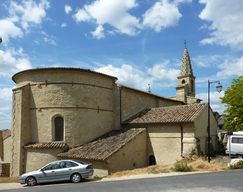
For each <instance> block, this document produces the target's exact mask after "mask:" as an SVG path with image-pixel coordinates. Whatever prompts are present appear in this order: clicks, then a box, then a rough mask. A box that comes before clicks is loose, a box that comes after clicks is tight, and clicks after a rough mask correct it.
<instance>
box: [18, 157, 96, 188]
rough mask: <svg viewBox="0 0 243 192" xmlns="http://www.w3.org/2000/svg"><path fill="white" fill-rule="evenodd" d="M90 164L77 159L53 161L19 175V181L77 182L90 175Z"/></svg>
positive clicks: (31, 184) (34, 182) (28, 183)
mask: <svg viewBox="0 0 243 192" xmlns="http://www.w3.org/2000/svg"><path fill="white" fill-rule="evenodd" d="M93 173H94V170H93V166H92V164H88V163H85V162H82V161H77V160H61V161H54V162H51V163H49V164H47V165H46V166H44V167H42V168H41V169H39V170H37V171H32V172H29V173H25V174H23V175H21V176H20V179H19V182H20V183H21V184H25V183H26V184H27V185H29V186H34V185H36V184H37V183H46V182H56V181H68V180H71V181H72V182H73V183H79V182H80V181H81V180H82V179H84V178H87V177H90V176H92V175H93Z"/></svg>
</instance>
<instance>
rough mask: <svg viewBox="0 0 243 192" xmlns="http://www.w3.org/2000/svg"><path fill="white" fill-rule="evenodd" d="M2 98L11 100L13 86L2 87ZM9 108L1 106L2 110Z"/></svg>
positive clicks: (2, 99)
mask: <svg viewBox="0 0 243 192" xmlns="http://www.w3.org/2000/svg"><path fill="white" fill-rule="evenodd" d="M0 93H1V94H0V100H1V101H11V100H12V88H2V89H1V88H0ZM3 110H7V108H0V111H3Z"/></svg>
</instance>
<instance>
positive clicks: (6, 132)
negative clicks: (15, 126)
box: [2, 129, 11, 139]
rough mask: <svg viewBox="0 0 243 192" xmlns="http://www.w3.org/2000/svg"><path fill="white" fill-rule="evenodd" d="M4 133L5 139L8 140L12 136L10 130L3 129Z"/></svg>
mask: <svg viewBox="0 0 243 192" xmlns="http://www.w3.org/2000/svg"><path fill="white" fill-rule="evenodd" d="M2 132H3V139H7V138H8V137H10V136H11V130H10V129H2Z"/></svg>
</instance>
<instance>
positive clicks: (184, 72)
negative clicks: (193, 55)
mask: <svg viewBox="0 0 243 192" xmlns="http://www.w3.org/2000/svg"><path fill="white" fill-rule="evenodd" d="M184 44H185V50H184V53H183V57H182V61H181V71H180V76H179V77H177V78H178V86H177V88H176V89H177V93H176V95H177V96H176V97H177V99H179V100H182V101H184V102H187V101H186V100H187V96H191V97H195V78H196V77H194V76H193V71H192V65H191V59H190V56H189V53H188V51H187V47H186V44H187V42H186V40H184Z"/></svg>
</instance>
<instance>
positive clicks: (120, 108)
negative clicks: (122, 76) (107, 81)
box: [120, 87, 123, 125]
mask: <svg viewBox="0 0 243 192" xmlns="http://www.w3.org/2000/svg"><path fill="white" fill-rule="evenodd" d="M122 89H123V87H120V125H121V123H122Z"/></svg>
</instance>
